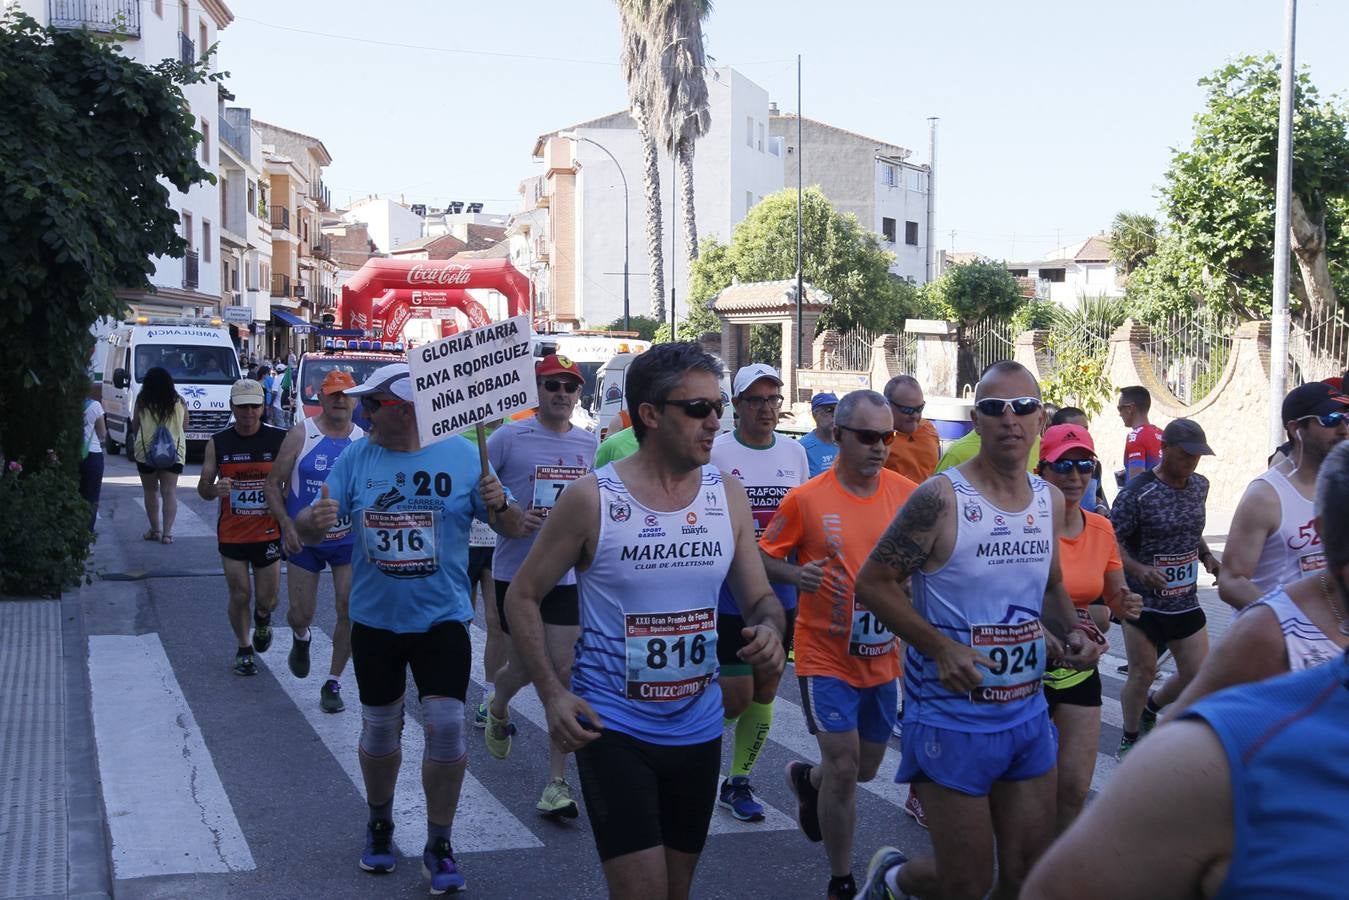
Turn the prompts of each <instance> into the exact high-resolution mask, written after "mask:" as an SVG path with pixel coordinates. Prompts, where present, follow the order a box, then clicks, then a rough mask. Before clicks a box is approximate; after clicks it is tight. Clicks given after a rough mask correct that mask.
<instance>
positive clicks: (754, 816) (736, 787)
mask: <svg viewBox="0 0 1349 900" xmlns="http://www.w3.org/2000/svg"><path fill="white" fill-rule="evenodd" d="M719 802H720V803H721V805H722V806H724V807H726V808H727V809H729V810H730V811H731V815H733V816H735V817H736V818H737V819H739V820H740V821H742V822H762V821H763V804H762V803H760V802H759V801H758V800H756V799H754V790H753V789H752V788H751V787H750V784H749V776H747V775H736V776H734V777H731V778H727V779H726V780H725V781H723V782H722V783H721V798H720V800H719Z"/></svg>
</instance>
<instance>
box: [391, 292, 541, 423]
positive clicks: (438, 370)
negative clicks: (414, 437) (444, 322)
mask: <svg viewBox="0 0 1349 900" xmlns="http://www.w3.org/2000/svg"><path fill="white" fill-rule="evenodd" d="M529 337H530V331H529V317H528V316H516V317H515V318H513V319H505V320H503V321H501V322H494V323H493V324H491V325H484V326H483V327H482V328H474V329H473V330H472V331H464V332H461V333H459V334H455V335H451V336H450V337H447V338H441V339H440V340H438V341H435V342H434V343H431V344H427V345H425V346H423V347H418V348H417V349H416V350H413V351H412V352H410V353H409V354H408V369H409V370H410V371H411V372H412V390H413V405H414V406H415V407H416V410H417V432H418V434H419V436H420V437H421V441H422V444H423V445H427V444H433V443H435V442H436V441H440V440H443V439H444V438H447V437H450V436H452V435H456V434H459V433H461V432H464V431H467V430H468V429H470V428H472V427H473V426H474V425H480V424H483V423H486V422H490V421H492V420H493V419H501V418H505V417H506V416H509V415H510V414H511V413H513V412H516V411H518V410H521V409H533V408H534V407H535V406H537V405H538V385H537V384H536V383H535V380H534V358H533V356H532V355H531V351H530V346H529Z"/></svg>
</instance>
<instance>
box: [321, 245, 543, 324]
mask: <svg viewBox="0 0 1349 900" xmlns="http://www.w3.org/2000/svg"><path fill="white" fill-rule="evenodd" d="M469 290H494V291H497V292H498V293H500V294H502V295H503V296H504V297H505V298H506V311H507V315H511V316H518V315H528V314H529V312H530V308H529V307H530V302H529V279H528V278H526V277H525V276H524V274H523V273H521V272H520V270H519V269H517V268H515V266H512V265H511V264H510V261H509V260H505V259H465V260H453V259H446V260H426V259H370V260H367V261H366V263H365V265H364V266H362V267H361V270H360V271H359V272H357V273H356V274H355V275H354V276H352V278H351V280H350V281H348V282H347V283H346V284H344V285H343V286H342V298H341V301H340V303H339V307H338V313H339V320H340V321H341V322H342V327H343V328H357V329H361V330H363V331H367V330H369V329H371V328H373V327H374V323H375V320H376V319H377V318H378V319H383V320H384V321H385V322H386V323H387V324H388V325H396V326H397V328H396V331H397V333H399V334H401V332H402V330H403V325H404V324H405V323H406V322H407V320H408V319H409V318H410V317H411V315H412V307H413V305H414V304H413V300H414V298H413V292H419V293H426V294H431V295H433V296H432V297H430V298H429V303H430V304H431V305H436V306H439V305H441V304H442V303H443V304H444V305H446V306H450V307H456V308H458V309H462V310H463V311H464V312H465V314H467V315H468V317H469V320H470V321H471V322H474V323H477V322H479V321H480V320H481V324H487V321H488V318H487V311H486V310H485V309H484V308H483V306H482V304H481V303H479V302H477V301H476V300H474V299H473V298H472V297H470V296H468V294H467V293H466V292H467V291H469ZM377 306H378V311H377V310H376V307H377ZM400 320H401V321H400ZM383 337H384V338H385V339H396V337H397V335H396V334H390V333H389V332H388V331H386V332H385V333H384V335H383Z"/></svg>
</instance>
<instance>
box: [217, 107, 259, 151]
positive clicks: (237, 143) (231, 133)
mask: <svg viewBox="0 0 1349 900" xmlns="http://www.w3.org/2000/svg"><path fill="white" fill-rule="evenodd" d="M238 112H242V113H244V114H245V115H244V116H243V117H242V118H243V120H242V122H241V121H240V117H239V116H237V115H235V116H231V115H230V113H238ZM247 113H248V110H246V109H244V110H233V109H227V110H225V114H224V115H222V116H221V117H220V121H219V125H218V126H217V127H218V128H219V129H220V143H222V144H224V145H225V146H227V147H229V148H230V149H231V150H233V151H234V152H235V153H236V154H237V155H238V156H239V158H240V159H242V160H243V161H244V162H246V163H252V162H253V160H252V158H251V156H250V155H249V150H250V147H249V144H250V141H249V139H248V134H249V117H248V115H247Z"/></svg>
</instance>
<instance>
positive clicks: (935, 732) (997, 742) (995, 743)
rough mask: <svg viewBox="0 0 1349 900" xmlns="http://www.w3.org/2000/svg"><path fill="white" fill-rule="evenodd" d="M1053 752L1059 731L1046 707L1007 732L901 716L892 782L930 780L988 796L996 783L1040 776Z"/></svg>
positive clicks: (1054, 756) (1056, 752)
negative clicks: (899, 750)
mask: <svg viewBox="0 0 1349 900" xmlns="http://www.w3.org/2000/svg"><path fill="white" fill-rule="evenodd" d="M1058 755H1059V732H1058V729H1056V728H1055V727H1054V723H1053V722H1051V721H1049V713H1047V712H1042V713H1040V714H1039V715H1038V716H1034V717H1033V718H1031V719H1028V720H1027V721H1025V722H1022V723H1021V724H1020V725H1017V726H1015V727H1014V728H1008V729H1007V730H1006V731H990V732H980V731H952V730H950V729H948V728H937V727H935V726H932V725H923V724H921V723H918V722H908V721H906V722H905V723H904V753H903V756H901V757H900V760H899V771H898V772H896V773H895V781H897V782H898V783H900V784H912V783H913V782H915V781H931V782H934V783H936V784H939V785H941V786H942V787H944V788H950V789H951V790H953V791H960V793H962V794H969V795H970V796H971V797H987V796H988V794H989V792H990V791H992V790H993V785H994V783H995V782H999V781H1028V780H1030V779H1032V778H1039V777H1040V776H1041V775H1043V774H1045V773H1046V772H1048V771H1049V770H1050V769H1052V768H1054V765H1055V763H1056V762H1057V761H1058Z"/></svg>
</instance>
